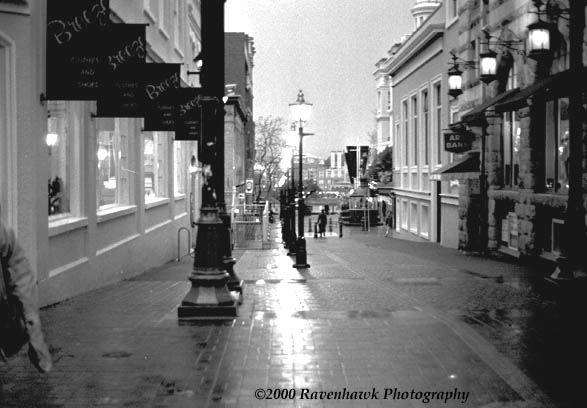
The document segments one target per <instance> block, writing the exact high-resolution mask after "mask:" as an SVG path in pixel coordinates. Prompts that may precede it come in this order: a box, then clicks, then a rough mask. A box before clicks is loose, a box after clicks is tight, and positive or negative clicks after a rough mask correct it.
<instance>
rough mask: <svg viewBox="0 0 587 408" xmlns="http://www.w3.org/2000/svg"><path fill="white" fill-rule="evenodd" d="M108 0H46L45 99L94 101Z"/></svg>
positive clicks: (98, 80)
mask: <svg viewBox="0 0 587 408" xmlns="http://www.w3.org/2000/svg"><path fill="white" fill-rule="evenodd" d="M109 24H110V4H109V0H47V44H46V45H47V61H46V83H47V85H46V94H45V98H46V99H52V100H95V99H97V98H98V89H99V86H100V79H99V74H100V69H99V66H100V64H101V58H100V57H101V55H102V54H103V51H102V45H103V42H102V40H101V39H100V38H99V34H98V31H97V30H98V29H99V28H100V27H106V26H108V25H109Z"/></svg>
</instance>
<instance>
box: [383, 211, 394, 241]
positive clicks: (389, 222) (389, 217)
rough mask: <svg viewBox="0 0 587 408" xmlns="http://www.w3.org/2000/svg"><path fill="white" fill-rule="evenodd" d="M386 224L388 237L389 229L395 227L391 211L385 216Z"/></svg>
mask: <svg viewBox="0 0 587 408" xmlns="http://www.w3.org/2000/svg"><path fill="white" fill-rule="evenodd" d="M385 226H386V227H387V228H386V230H385V236H386V237H387V236H388V235H389V231H391V229H392V228H393V214H392V213H391V211H389V212H388V213H387V216H386V217H385Z"/></svg>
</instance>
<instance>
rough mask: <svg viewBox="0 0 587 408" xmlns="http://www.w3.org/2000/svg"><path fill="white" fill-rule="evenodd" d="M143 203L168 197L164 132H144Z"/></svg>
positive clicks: (166, 138) (165, 134)
mask: <svg viewBox="0 0 587 408" xmlns="http://www.w3.org/2000/svg"><path fill="white" fill-rule="evenodd" d="M143 137H144V151H143V152H144V161H143V165H144V170H145V180H144V182H145V203H149V202H152V201H154V200H156V199H157V198H163V197H168V193H167V163H168V162H167V140H168V136H167V133H165V132H148V133H145V134H144V136H143Z"/></svg>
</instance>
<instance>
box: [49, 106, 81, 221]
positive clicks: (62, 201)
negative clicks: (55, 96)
mask: <svg viewBox="0 0 587 408" xmlns="http://www.w3.org/2000/svg"><path fill="white" fill-rule="evenodd" d="M71 103H72V102H66V101H49V102H48V108H49V111H48V115H49V117H48V120H47V135H46V140H45V141H46V143H47V151H48V158H49V177H48V180H47V182H48V193H49V197H48V206H49V209H48V211H49V218H50V219H51V218H55V216H56V215H58V214H65V213H68V212H69V211H70V190H71V189H70V185H69V184H70V160H69V157H70V154H69V149H70V146H69V145H70V142H69V139H70V137H71V136H70V133H71V132H73V131H74V127H73V123H69V118H70V115H69V107H70V104H71Z"/></svg>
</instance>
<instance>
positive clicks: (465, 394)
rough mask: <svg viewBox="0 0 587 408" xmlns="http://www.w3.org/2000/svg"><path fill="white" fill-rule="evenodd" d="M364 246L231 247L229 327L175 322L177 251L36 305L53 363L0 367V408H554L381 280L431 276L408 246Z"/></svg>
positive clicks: (182, 281) (181, 286)
mask: <svg viewBox="0 0 587 408" xmlns="http://www.w3.org/2000/svg"><path fill="white" fill-rule="evenodd" d="M372 235H373V234H372ZM379 238H380V239H379V240H378V241H381V240H382V239H383V238H381V237H379ZM276 239H279V237H278V236H276ZM367 241H368V242H367V243H366V244H365V245H362V244H361V247H360V248H357V241H356V240H352V239H341V238H337V237H336V236H330V237H328V238H326V239H313V238H311V237H307V246H308V261H309V263H310V265H311V268H309V269H307V270H299V271H298V270H296V269H295V268H293V267H292V264H293V261H292V258H290V257H287V256H286V255H285V251H284V250H283V248H281V247H280V246H277V245H275V246H276V247H275V248H272V249H270V250H247V251H236V252H235V254H234V255H235V256H236V257H237V258H238V262H237V263H236V265H235V270H236V273H237V274H238V275H239V277H240V278H241V279H243V280H244V281H245V288H244V302H243V304H242V305H241V306H240V307H239V309H238V317H237V318H236V319H234V320H230V321H224V322H209V321H203V322H201V323H198V324H193V325H179V324H178V321H177V305H178V304H179V303H180V302H181V300H182V299H183V297H184V295H185V293H186V292H187V291H188V289H189V286H190V283H189V281H188V280H187V275H188V274H189V272H190V269H191V263H192V259H191V258H190V257H186V258H184V259H183V260H182V261H181V262H174V263H169V264H166V265H163V266H162V267H160V268H156V269H152V270H149V271H147V272H145V273H144V274H142V275H140V276H138V277H136V278H134V279H131V280H127V281H123V282H120V283H117V284H114V285H110V286H108V287H105V288H102V289H99V290H96V291H92V292H90V293H87V294H84V295H82V296H78V297H75V298H73V299H70V300H68V301H65V302H62V303H60V304H57V305H55V306H52V307H49V308H46V309H44V310H43V311H42V320H43V324H44V327H45V331H46V334H47V338H48V341H49V342H50V343H51V346H52V352H53V355H54V360H55V366H54V371H53V372H52V373H51V374H50V375H48V376H43V375H41V374H38V373H36V372H35V371H34V369H33V368H32V367H31V366H30V363H28V361H27V359H26V355H25V354H26V353H24V352H23V353H22V354H21V355H19V356H18V357H16V358H14V359H12V361H11V362H10V364H9V365H0V406H1V407H27V408H28V407H76V408H78V407H94V406H99V407H101V406H105V407H190V408H193V407H239V408H240V407H274V406H278V407H281V406H290V407H293V406H295V407H326V406H327V407H483V408H498V407H504V408H505V407H507V408H513V407H524V408H540V407H550V406H553V405H552V404H551V403H550V402H549V400H548V398H547V397H546V396H545V395H544V394H543V393H542V392H541V391H540V390H539V389H538V388H537V387H536V385H535V384H534V383H533V382H532V381H530V380H529V379H528V378H527V377H526V376H525V375H524V374H523V373H522V372H521V370H519V369H518V368H517V367H516V366H514V365H513V364H512V363H511V362H510V361H509V360H508V359H507V358H505V357H504V356H503V355H502V354H500V353H499V352H498V351H497V350H496V349H495V347H493V346H492V345H491V344H489V343H488V342H487V341H486V340H485V339H484V338H482V337H481V336H480V335H479V334H478V333H477V332H475V331H474V330H472V329H471V328H470V327H469V326H467V325H466V324H464V323H463V322H461V321H459V320H458V319H456V318H455V317H454V316H453V315H451V313H448V312H447V311H446V310H443V309H442V308H436V307H430V306H427V305H426V304H424V303H422V302H421V301H420V300H419V298H418V297H417V296H411V295H410V294H409V292H405V291H402V290H399V289H398V286H397V285H392V284H390V275H389V273H390V272H389V270H390V265H392V266H393V268H399V269H397V271H399V272H400V273H404V272H405V271H407V270H409V269H410V268H412V270H414V268H418V270H419V271H425V272H426V271H428V272H429V271H433V269H434V265H435V264H434V262H433V261H426V260H423V261H419V262H418V264H415V263H414V259H415V258H413V257H410V256H409V255H408V253H407V251H406V252H402V248H403V247H404V246H405V245H412V246H413V245H414V244H415V243H413V242H407V241H405V242H403V241H400V240H395V241H394V245H395V244H397V245H396V246H397V249H396V250H394V251H393V252H391V251H388V253H389V257H386V259H385V260H383V261H382V260H381V259H373V256H374V254H375V253H377V256H380V254H381V252H380V249H378V248H376V245H378V244H376V243H375V241H373V242H372V243H370V241H369V239H367ZM406 243H407V244H406ZM386 251H387V250H386ZM402 267H403V268H404V269H401V268H402ZM438 268H439V267H436V269H438ZM394 270H395V269H394ZM402 271H403V272H402ZM428 272H426V273H428ZM393 276H395V275H393ZM398 276H399V275H398ZM406 276H407V275H406ZM394 279H401V277H398V278H394ZM396 282H397V281H396ZM281 390H284V391H283V392H282V391H281ZM285 390H287V392H288V395H287V397H286V396H285ZM321 391H323V392H325V393H324V394H319V392H321ZM330 391H332V393H331V394H327V392H330ZM425 393H428V394H425ZM431 393H434V394H431ZM439 393H442V394H439ZM270 394H273V395H272V396H273V398H274V399H268V396H269V395H270ZM278 394H279V395H278ZM294 394H295V395H294ZM256 395H257V396H265V398H264V399H257V398H256V397H255V396H256ZM328 395H330V398H334V399H326V398H327V396H328ZM426 395H427V396H428V398H432V400H430V401H429V402H427V403H425V402H424V399H425V396H426ZM275 397H278V398H277V399H275ZM290 397H293V398H292V399H289V398H290ZM313 397H314V398H316V399H310V398H313ZM360 397H369V398H370V399H368V400H357V398H360ZM320 398H322V399H320ZM353 398H354V399H353ZM384 398H386V399H384Z"/></svg>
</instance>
